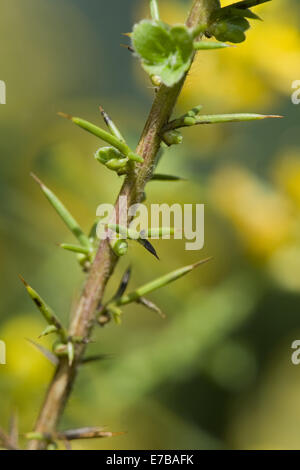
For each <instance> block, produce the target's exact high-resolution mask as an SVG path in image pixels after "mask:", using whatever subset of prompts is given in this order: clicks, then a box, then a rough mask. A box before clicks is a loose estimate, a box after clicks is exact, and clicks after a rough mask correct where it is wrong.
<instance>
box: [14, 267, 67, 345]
mask: <svg viewBox="0 0 300 470" xmlns="http://www.w3.org/2000/svg"><path fill="white" fill-rule="evenodd" d="M19 277H20V279H21V281H22V283H23V284H24V286H25V288H26V290H27V292H28V294H29V296H30V297H31V299H32V300H33V302H34V303H35V305H36V306H37V308H38V309H39V311H40V312H41V314H42V315H43V317H44V318H45V320H46V321H47V322H48V323H49V325H53V326H55V327H56V328H57V332H58V334H59V335H60V336H61V338H62V340H65V339H66V338H67V332H66V330H65V329H64V327H63V326H62V324H61V322H60V321H59V319H58V318H57V316H56V315H55V313H54V312H53V310H52V309H51V308H50V307H49V306H48V305H47V304H46V302H45V301H44V300H43V299H42V297H40V296H39V294H38V293H37V292H36V291H35V290H34V289H33V288H32V287H30V285H29V284H27V282H26V281H25V280H24V279H23V277H22V276H19Z"/></svg>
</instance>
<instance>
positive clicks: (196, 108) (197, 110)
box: [186, 104, 203, 117]
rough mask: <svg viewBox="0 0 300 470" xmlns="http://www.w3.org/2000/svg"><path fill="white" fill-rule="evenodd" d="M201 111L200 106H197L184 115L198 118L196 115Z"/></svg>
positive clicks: (201, 107)
mask: <svg viewBox="0 0 300 470" xmlns="http://www.w3.org/2000/svg"><path fill="white" fill-rule="evenodd" d="M202 109H203V106H202V104H198V106H195V107H194V108H193V109H190V111H188V112H187V113H186V115H187V116H189V117H195V116H198V114H199V113H200V111H201V110H202Z"/></svg>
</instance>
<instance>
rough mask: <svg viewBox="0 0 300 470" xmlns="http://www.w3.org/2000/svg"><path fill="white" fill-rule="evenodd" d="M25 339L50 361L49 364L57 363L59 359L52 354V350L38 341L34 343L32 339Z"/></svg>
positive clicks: (55, 364)
mask: <svg viewBox="0 0 300 470" xmlns="http://www.w3.org/2000/svg"><path fill="white" fill-rule="evenodd" d="M25 339H26V341H28V342H29V343H30V344H31V345H32V346H34V347H35V348H36V349H37V350H38V351H39V352H40V353H42V354H43V356H44V357H45V358H46V359H48V361H50V362H51V364H53V365H54V366H57V365H58V363H59V360H58V358H57V357H56V356H55V355H54V354H52V352H50V351H49V350H48V349H46V348H44V347H43V346H41V345H40V344H38V343H35V342H34V341H32V340H31V339H29V338H25Z"/></svg>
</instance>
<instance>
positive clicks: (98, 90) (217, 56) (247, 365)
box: [0, 0, 300, 449]
mask: <svg viewBox="0 0 300 470" xmlns="http://www.w3.org/2000/svg"><path fill="white" fill-rule="evenodd" d="M147 3H148V2H147V1H146V0H145V1H141V0H112V1H110V2H106V1H104V0H89V1H86V0H51V1H50V0H26V2H24V1H21V0H10V1H9V2H4V1H2V2H1V17H0V25H1V27H0V48H1V76H0V79H1V80H5V82H6V85H7V104H6V105H1V106H0V124H1V125H0V129H1V130H0V132H1V139H0V149H1V160H0V162H1V170H0V190H1V198H0V205H1V213H0V237H1V244H0V250H1V264H0V273H1V284H0V285H1V295H0V309H1V316H0V339H2V340H4V341H5V342H6V344H7V365H6V366H0V394H1V395H0V396H1V399H0V422H1V425H2V426H4V427H6V426H7V423H8V421H9V418H10V415H11V413H12V412H13V410H15V409H16V410H17V411H18V414H19V419H20V430H21V432H22V433H24V432H26V431H29V430H31V429H32V426H33V423H34V420H35V418H36V415H37V412H38V409H39V406H40V404H41V401H42V398H43V395H44V392H45V390H46V386H47V383H48V382H49V380H50V377H51V374H52V373H53V369H52V366H51V365H50V364H48V363H47V361H46V360H45V359H44V357H43V356H42V355H40V353H39V352H38V351H37V350H36V349H34V348H33V347H32V345H30V344H29V343H28V342H27V338H30V339H33V340H35V341H36V340H37V337H38V335H39V333H40V332H41V330H42V329H43V327H44V322H43V320H42V319H41V318H40V316H39V313H38V312H37V311H36V310H35V307H34V305H33V304H32V303H31V301H30V299H28V298H27V296H26V293H25V291H24V289H23V287H22V285H21V284H20V281H19V280H18V276H17V275H18V273H21V274H22V275H23V276H24V277H25V279H26V280H27V281H28V282H30V283H31V285H33V286H34V287H35V288H36V289H37V290H38V291H39V292H40V294H41V295H42V296H43V297H44V298H45V299H47V301H48V303H50V305H52V306H53V308H54V309H55V310H56V311H57V312H58V313H59V314H60V315H61V317H62V318H63V319H64V321H65V322H67V321H68V318H69V315H70V311H72V308H74V304H75V303H76V298H77V296H78V292H79V290H80V286H81V285H82V282H83V274H82V273H81V272H80V269H79V267H78V265H77V263H76V260H75V258H74V257H73V255H72V254H71V253H67V252H61V251H60V249H59V248H58V247H57V245H56V244H57V243H58V242H62V241H65V242H67V241H69V242H71V241H72V237H71V236H70V235H69V233H68V232H67V230H66V229H65V227H64V225H63V224H62V222H61V221H60V220H59V218H58V217H57V216H56V214H55V213H54V211H53V209H52V208H51V207H50V206H49V204H48V203H47V201H46V200H45V198H44V197H43V195H42V194H41V192H40V191H39V188H38V187H37V185H36V184H35V183H34V182H33V180H32V179H31V178H30V176H29V173H30V171H34V172H35V173H37V174H38V175H39V176H40V177H41V179H43V180H44V181H45V182H46V183H47V184H48V186H50V187H51V188H52V189H53V190H54V191H55V192H56V193H57V195H59V197H60V198H61V199H62V200H63V201H64V202H65V203H66V205H67V206H68V208H69V209H70V210H71V211H72V212H73V214H74V215H75V216H76V217H77V219H79V221H80V222H81V224H82V225H83V226H84V227H85V229H86V230H88V229H89V227H90V226H91V225H92V223H93V221H94V219H95V212H96V207H97V206H98V204H100V203H103V202H110V203H113V202H114V200H115V197H116V195H117V192H118V189H119V187H120V184H121V179H119V178H118V177H117V176H116V175H114V174H112V173H111V172H109V171H108V170H107V169H106V168H105V167H102V166H100V165H99V164H98V163H97V162H96V161H95V160H94V159H93V153H94V151H95V150H96V149H97V148H98V147H99V142H98V141H97V139H96V138H94V137H93V136H90V135H88V134H86V133H84V132H82V131H81V130H80V129H78V128H76V127H75V126H72V125H70V124H69V123H68V122H66V121H64V120H62V119H61V118H59V117H58V116H57V115H56V112H57V111H65V112H67V113H70V114H73V115H79V116H81V117H85V118H87V119H90V120H92V121H94V122H96V123H97V122H99V123H100V122H101V120H100V116H99V112H98V105H99V104H102V105H103V106H104V107H105V108H106V109H107V111H108V112H109V113H110V114H111V115H112V117H113V118H114V119H115V120H116V121H117V122H118V124H119V125H120V127H121V129H122V131H123V133H124V134H126V136H127V138H128V141H129V142H130V143H131V145H135V143H136V142H137V140H138V136H139V134H140V132H141V130H142V126H143V122H144V120H145V119H146V116H147V113H148V111H149V108H150V105H151V101H152V99H153V94H154V92H153V89H152V88H151V84H150V82H149V80H148V78H147V77H146V75H145V74H144V73H143V72H142V71H141V70H140V68H139V65H138V63H137V61H136V60H135V59H134V58H133V57H132V56H131V55H130V53H129V52H128V51H127V50H126V49H124V48H121V47H120V43H126V41H127V39H126V37H124V36H122V35H121V33H126V32H128V31H130V30H131V28H132V24H133V22H134V21H136V20H138V19H139V18H141V17H142V16H145V15H146V16H148V15H149V13H148V10H147V7H148V5H147ZM228 3H230V2H228V1H224V2H223V4H224V5H225V4H228ZM190 4H191V1H179V0H161V1H160V5H161V10H162V16H163V19H164V20H165V21H167V22H170V23H171V22H177V21H180V22H182V21H183V20H184V18H185V16H186V11H187V8H188V6H189V5H190ZM256 12H257V13H258V14H260V15H261V16H263V18H264V20H265V21H264V22H254V23H253V28H252V29H251V30H250V31H249V32H248V35H247V41H246V43H244V44H242V45H239V46H238V47H236V48H232V49H230V50H226V51H215V52H203V53H201V54H198V58H197V61H196V63H195V65H194V66H193V69H192V71H191V73H190V76H189V77H188V80H187V83H186V86H185V88H184V91H183V94H182V97H181V99H180V102H179V104H178V108H177V113H182V112H183V111H185V110H187V109H189V108H190V107H192V106H194V105H197V104H200V103H201V104H203V106H204V112H205V113H213V112H218V113H221V112H261V113H275V114H282V115H284V116H285V119H283V120H269V121H263V122H255V123H241V124H226V125H216V126H206V127H205V126H203V127H201V128H200V127H197V128H194V129H187V130H185V131H184V144H183V145H181V146H178V147H174V148H171V149H170V150H168V151H166V152H165V155H164V158H163V160H162V161H161V163H160V166H159V171H160V172H167V173H171V174H177V175H180V176H182V177H183V178H186V179H187V181H184V182H180V183H168V184H165V183H160V182H155V183H154V182H153V183H151V184H149V186H148V189H147V203H148V204H150V203H151V202H157V203H162V202H168V203H175V202H180V203H205V205H206V212H205V248H204V249H203V250H202V251H201V252H187V251H185V249H184V242H182V241H170V242H169V241H156V242H155V246H156V248H157V250H158V252H159V254H160V257H161V261H160V262H158V261H157V260H155V259H154V258H153V257H151V256H150V255H149V254H147V253H146V252H145V251H144V250H143V249H142V248H141V247H139V246H132V247H131V249H130V253H129V255H128V256H127V257H126V258H125V259H122V261H121V262H120V264H119V266H118V269H117V271H116V274H115V276H114V279H113V280H111V282H110V284H109V286H108V292H107V295H109V294H110V293H112V292H113V291H114V289H115V288H116V286H117V284H118V282H119V279H120V277H121V275H122V273H123V271H124V270H125V268H126V267H127V265H128V264H129V263H132V265H133V277H132V280H131V284H130V287H131V288H133V287H135V286H138V285H140V284H141V283H142V282H146V281H149V280H150V279H152V278H154V277H155V276H158V275H162V274H163V273H166V272H168V271H170V270H173V269H175V268H177V267H180V266H182V265H185V264H187V263H190V262H194V261H196V260H198V259H201V258H202V257H205V256H207V255H211V256H213V257H214V260H213V261H212V262H211V263H209V264H207V265H205V266H203V267H201V268H199V270H197V271H195V272H194V273H192V274H190V275H189V276H187V277H185V278H184V279H181V280H180V281H178V282H176V283H175V284H173V285H170V286H168V287H166V288H164V289H163V290H161V291H159V292H157V293H155V294H153V295H152V296H151V298H152V299H153V300H154V301H156V302H157V303H158V304H159V305H160V306H161V308H162V309H163V311H164V312H165V313H166V314H167V319H166V320H165V321H162V320H161V319H160V318H159V317H156V316H155V314H152V313H151V312H148V311H147V310H144V309H143V308H142V307H139V306H135V307H134V306H130V307H127V308H126V310H125V312H124V321H123V324H122V326H121V327H117V326H116V325H114V324H110V325H109V326H108V327H107V328H105V329H102V330H100V329H99V330H98V331H96V332H95V334H94V340H95V343H93V344H92V345H91V346H90V347H89V349H90V352H92V353H101V354H102V353H103V354H108V355H109V357H108V358H107V359H106V360H104V361H102V362H99V363H96V364H93V365H89V366H86V367H85V368H83V369H82V371H81V374H80V378H79V380H78V382H77V384H76V388H75V390H74V393H73V396H72V398H71V400H70V403H69V405H68V407H67V410H66V413H65V415H64V419H63V422H62V423H61V427H62V428H63V429H65V428H69V427H78V426H82V425H106V426H107V429H109V430H112V431H126V434H125V435H123V436H119V437H116V438H114V439H110V440H108V439H106V440H101V441H100V440H98V441H89V442H78V443H76V446H75V448H86V449H87V448H90V449H91V448H93V449H153V448H154V449H183V448H185V449H193V448H200V449H218V448H230V449H287V448H292V449H300V403H299V394H300V366H298V367H297V366H295V365H293V364H292V362H291V354H292V350H291V344H292V342H293V341H294V340H295V339H299V338H300V132H299V116H300V105H299V106H296V105H293V104H292V102H291V93H292V88H291V86H292V82H293V81H294V80H297V79H298V80H299V79H300V60H299V54H300V34H299V26H300V19H299V18H300V15H299V2H298V1H297V0H295V1H293V0H284V1H283V0H281V1H280V0H277V1H275V0H274V1H272V2H271V3H268V4H266V5H264V6H260V7H258V8H257V9H256ZM41 344H43V345H44V346H49V345H50V341H49V340H41Z"/></svg>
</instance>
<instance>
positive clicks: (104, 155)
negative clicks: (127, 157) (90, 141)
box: [95, 147, 124, 165]
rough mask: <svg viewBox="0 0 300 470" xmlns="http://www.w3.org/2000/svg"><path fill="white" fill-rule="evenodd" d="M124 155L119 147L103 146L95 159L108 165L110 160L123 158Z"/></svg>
mask: <svg viewBox="0 0 300 470" xmlns="http://www.w3.org/2000/svg"><path fill="white" fill-rule="evenodd" d="M123 158H124V155H123V154H122V153H121V152H120V151H119V150H117V149H115V148H113V147H101V148H100V149H98V150H97V152H96V153H95V159H96V160H98V162H100V163H103V164H104V165H106V163H107V162H109V161H110V160H120V159H123Z"/></svg>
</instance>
